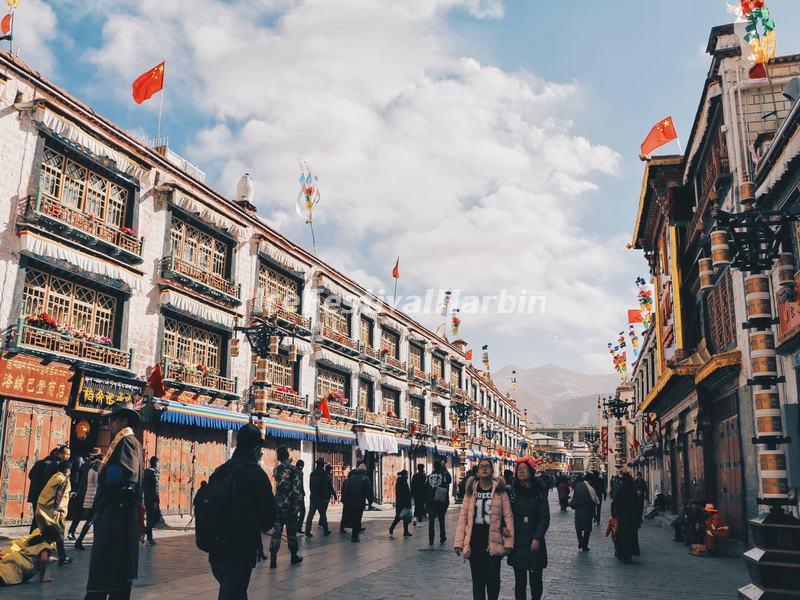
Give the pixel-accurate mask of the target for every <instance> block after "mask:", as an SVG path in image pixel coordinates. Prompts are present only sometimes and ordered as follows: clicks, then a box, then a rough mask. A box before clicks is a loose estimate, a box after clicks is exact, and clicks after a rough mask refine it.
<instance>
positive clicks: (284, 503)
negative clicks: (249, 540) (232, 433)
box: [269, 446, 303, 569]
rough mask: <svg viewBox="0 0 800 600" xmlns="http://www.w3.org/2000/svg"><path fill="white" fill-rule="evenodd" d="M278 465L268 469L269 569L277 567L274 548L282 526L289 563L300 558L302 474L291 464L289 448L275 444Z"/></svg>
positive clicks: (299, 560) (278, 541)
mask: <svg viewBox="0 0 800 600" xmlns="http://www.w3.org/2000/svg"><path fill="white" fill-rule="evenodd" d="M276 456H277V458H278V466H277V467H275V469H273V471H272V477H273V478H274V479H275V508H276V513H275V527H274V528H273V529H272V541H271V542H270V544H269V568H270V569H274V568H275V567H277V566H278V550H280V547H281V535H282V534H283V529H284V527H285V528H286V545H287V546H289V552H290V553H291V555H292V559H291V563H292V564H293V565H299V564H300V563H301V562H303V557H302V556H300V555H299V554H298V549H299V548H298V545H297V529H298V524H297V517H298V516H299V515H300V505H301V504H302V503H303V495H302V486H303V474H302V473H301V472H300V469H298V468H297V467H296V466H294V465H293V464H292V461H291V458H289V450H288V449H287V448H286V446H279V447H278V450H277V451H276Z"/></svg>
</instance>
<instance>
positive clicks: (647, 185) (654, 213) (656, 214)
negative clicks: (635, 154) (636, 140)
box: [630, 154, 683, 249]
mask: <svg viewBox="0 0 800 600" xmlns="http://www.w3.org/2000/svg"><path fill="white" fill-rule="evenodd" d="M682 161H683V156H682V155H679V154H669V155H666V156H654V157H652V158H650V159H648V160H647V162H646V164H645V168H644V176H643V177H642V188H641V190H640V192H639V209H638V211H637V214H636V223H635V224H634V227H633V240H631V244H630V245H631V247H632V248H638V249H650V248H653V242H654V240H655V233H656V231H658V225H659V219H660V218H662V214H661V211H660V210H659V207H658V205H657V203H656V196H655V189H654V188H655V187H656V186H657V185H658V186H662V185H664V183H666V182H665V181H664V179H665V175H666V176H667V177H669V172H670V171H673V170H674V171H675V172H676V173H679V169H678V168H677V167H679V166H680V164H681V162H682ZM669 167H673V169H669ZM665 170H666V171H665ZM674 182H675V183H676V184H678V183H680V181H679V179H678V178H677V177H676V178H675V180H674Z"/></svg>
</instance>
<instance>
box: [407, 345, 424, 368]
mask: <svg viewBox="0 0 800 600" xmlns="http://www.w3.org/2000/svg"><path fill="white" fill-rule="evenodd" d="M408 364H409V365H411V366H412V367H414V368H415V369H419V370H420V371H424V370H425V351H424V350H423V349H422V348H420V347H419V346H415V345H414V344H409V346H408Z"/></svg>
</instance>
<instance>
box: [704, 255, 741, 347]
mask: <svg viewBox="0 0 800 600" xmlns="http://www.w3.org/2000/svg"><path fill="white" fill-rule="evenodd" d="M708 317H709V325H710V327H709V328H710V333H711V340H710V341H711V350H712V352H714V353H717V352H724V351H725V350H727V348H728V346H730V345H732V344H735V343H736V321H735V318H734V314H733V289H732V286H731V272H730V269H728V270H727V271H725V273H723V274H722V276H721V277H720V278H719V280H718V281H717V286H716V287H715V288H714V289H713V290H711V293H709V294H708Z"/></svg>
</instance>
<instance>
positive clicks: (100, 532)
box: [86, 402, 144, 600]
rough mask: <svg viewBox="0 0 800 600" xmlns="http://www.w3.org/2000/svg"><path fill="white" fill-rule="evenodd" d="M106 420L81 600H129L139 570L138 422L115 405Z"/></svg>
mask: <svg viewBox="0 0 800 600" xmlns="http://www.w3.org/2000/svg"><path fill="white" fill-rule="evenodd" d="M109 421H110V426H111V427H110V428H111V435H112V439H111V445H110V446H109V447H108V453H107V454H106V457H105V459H104V460H103V461H101V463H100V466H99V468H98V477H97V493H96V496H95V501H94V508H95V513H96V515H95V519H94V544H93V545H92V556H91V560H90V562H89V579H88V581H87V582H86V599H87V600H94V599H96V598H108V597H113V598H129V597H130V593H131V585H132V584H133V580H134V579H136V578H137V576H138V571H139V505H140V503H141V499H142V489H141V483H142V473H143V471H144V453H143V451H142V445H141V444H140V443H139V440H138V439H136V435H135V434H134V432H133V429H134V427H138V426H139V423H140V418H139V413H138V412H137V411H136V409H135V408H134V406H133V404H131V403H130V402H117V403H116V404H114V406H113V407H112V409H111V414H110V415H109Z"/></svg>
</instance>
